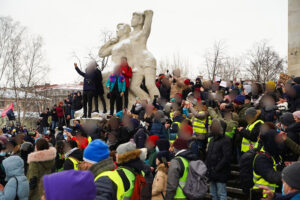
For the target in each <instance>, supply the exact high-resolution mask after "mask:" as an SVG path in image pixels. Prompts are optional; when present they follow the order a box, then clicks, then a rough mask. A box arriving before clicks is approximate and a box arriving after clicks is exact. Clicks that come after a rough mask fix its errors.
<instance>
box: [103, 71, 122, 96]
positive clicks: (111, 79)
mask: <svg viewBox="0 0 300 200" xmlns="http://www.w3.org/2000/svg"><path fill="white" fill-rule="evenodd" d="M116 79H117V77H116V74H115V73H113V74H112V75H110V76H109V77H108V79H107V82H106V85H105V86H106V87H109V92H112V91H113V89H114V86H115V83H116ZM125 89H126V81H125V77H124V76H123V75H122V74H119V76H118V91H119V92H120V93H121V92H125Z"/></svg>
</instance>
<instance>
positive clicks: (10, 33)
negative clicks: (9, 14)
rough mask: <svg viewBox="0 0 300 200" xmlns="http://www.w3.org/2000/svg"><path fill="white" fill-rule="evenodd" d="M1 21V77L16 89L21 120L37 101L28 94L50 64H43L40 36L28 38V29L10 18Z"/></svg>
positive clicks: (8, 85) (42, 77)
mask: <svg viewBox="0 0 300 200" xmlns="http://www.w3.org/2000/svg"><path fill="white" fill-rule="evenodd" d="M0 23H1V25H4V27H2V26H1V27H0V36H1V38H0V45H1V47H2V48H1V50H0V64H1V65H0V80H1V81H2V82H4V84H5V86H6V87H8V88H11V89H12V90H13V93H14V101H15V102H14V103H15V110H17V111H18V116H17V120H18V121H19V122H20V121H21V113H23V116H22V117H23V120H24V119H25V116H26V112H27V111H28V108H29V107H30V104H34V102H33V99H32V98H33V96H32V95H31V96H29V93H31V92H33V88H34V86H35V85H37V84H40V83H42V82H44V80H45V78H46V75H47V72H48V71H49V67H48V66H47V65H46V64H45V63H44V54H43V51H42V38H41V37H39V36H38V37H28V35H27V31H26V28H25V27H23V26H21V25H20V24H19V23H18V22H15V21H13V20H12V19H11V18H5V17H0ZM3 74H5V76H4V75H3ZM20 94H22V95H20ZM24 94H25V95H24Z"/></svg>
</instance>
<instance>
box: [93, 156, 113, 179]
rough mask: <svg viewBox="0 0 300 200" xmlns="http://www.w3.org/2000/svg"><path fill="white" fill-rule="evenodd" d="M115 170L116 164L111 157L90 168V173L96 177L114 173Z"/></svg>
mask: <svg viewBox="0 0 300 200" xmlns="http://www.w3.org/2000/svg"><path fill="white" fill-rule="evenodd" d="M114 169H115V164H114V162H113V159H112V158H111V157H109V158H107V159H105V160H102V161H100V162H98V163H96V164H94V165H92V166H91V167H90V169H89V170H90V171H91V172H92V173H93V175H94V177H96V176H98V175H99V174H100V173H101V172H104V171H112V170H114Z"/></svg>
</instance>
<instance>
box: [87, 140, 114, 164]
mask: <svg viewBox="0 0 300 200" xmlns="http://www.w3.org/2000/svg"><path fill="white" fill-rule="evenodd" d="M108 157H109V150H108V146H107V144H105V142H103V141H102V140H99V139H97V140H93V141H92V142H91V143H90V144H89V145H88V146H87V147H86V148H85V149H84V152H83V160H84V161H86V162H89V163H92V164H95V163H97V162H100V161H102V160H105V159H107V158H108Z"/></svg>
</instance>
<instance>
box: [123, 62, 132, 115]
mask: <svg viewBox="0 0 300 200" xmlns="http://www.w3.org/2000/svg"><path fill="white" fill-rule="evenodd" d="M121 72H122V74H123V76H124V77H125V80H126V89H125V92H124V108H126V109H127V108H128V92H129V86H130V79H131V78H132V69H131V67H130V66H129V65H128V63H127V58H126V57H122V58H121Z"/></svg>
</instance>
